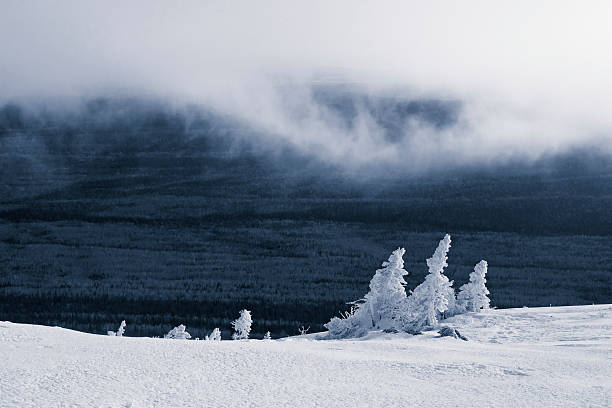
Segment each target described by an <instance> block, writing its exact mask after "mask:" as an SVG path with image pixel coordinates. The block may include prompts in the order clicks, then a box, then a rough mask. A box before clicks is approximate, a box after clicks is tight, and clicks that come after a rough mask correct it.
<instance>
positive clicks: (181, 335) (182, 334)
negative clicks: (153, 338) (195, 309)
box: [164, 324, 191, 340]
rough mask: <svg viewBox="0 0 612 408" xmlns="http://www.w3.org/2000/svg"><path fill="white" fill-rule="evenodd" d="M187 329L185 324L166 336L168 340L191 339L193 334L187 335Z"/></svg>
mask: <svg viewBox="0 0 612 408" xmlns="http://www.w3.org/2000/svg"><path fill="white" fill-rule="evenodd" d="M185 329H186V327H185V325H183V324H180V325H178V326H177V327H175V328H174V329H172V330H170V331H169V332H168V334H166V335H165V336H164V338H166V339H177V340H186V339H190V338H191V334H189V333H187V331H186V330H185Z"/></svg>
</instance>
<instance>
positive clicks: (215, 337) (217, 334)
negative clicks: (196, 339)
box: [204, 327, 221, 341]
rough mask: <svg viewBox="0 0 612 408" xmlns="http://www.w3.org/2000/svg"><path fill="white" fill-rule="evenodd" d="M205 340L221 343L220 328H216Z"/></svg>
mask: <svg viewBox="0 0 612 408" xmlns="http://www.w3.org/2000/svg"><path fill="white" fill-rule="evenodd" d="M204 340H208V341H221V330H219V328H218V327H215V329H214V330H213V331H212V332H211V333H210V335H209V336H206V337H205V338H204Z"/></svg>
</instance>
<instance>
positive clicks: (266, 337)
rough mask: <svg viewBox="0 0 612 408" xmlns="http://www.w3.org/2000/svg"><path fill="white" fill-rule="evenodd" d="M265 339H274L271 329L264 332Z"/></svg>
mask: <svg viewBox="0 0 612 408" xmlns="http://www.w3.org/2000/svg"><path fill="white" fill-rule="evenodd" d="M263 339H264V340H272V335H271V334H270V332H269V331H267V332H266V334H264V336H263Z"/></svg>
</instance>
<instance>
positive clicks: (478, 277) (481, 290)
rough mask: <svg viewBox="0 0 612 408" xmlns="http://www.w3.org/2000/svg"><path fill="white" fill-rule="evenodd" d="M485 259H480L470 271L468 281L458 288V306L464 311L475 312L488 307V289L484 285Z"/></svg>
mask: <svg viewBox="0 0 612 408" xmlns="http://www.w3.org/2000/svg"><path fill="white" fill-rule="evenodd" d="M486 274H487V261H480V262H478V263H477V264H476V266H475V267H474V272H472V273H470V281H469V282H468V283H466V284H465V285H463V286H461V287H460V288H459V294H458V295H457V305H458V308H459V309H461V310H462V311H466V312H477V311H479V310H480V309H488V308H489V303H490V301H489V297H488V296H487V295H488V294H489V290H488V289H487V286H486V282H487V280H486V278H485V275H486Z"/></svg>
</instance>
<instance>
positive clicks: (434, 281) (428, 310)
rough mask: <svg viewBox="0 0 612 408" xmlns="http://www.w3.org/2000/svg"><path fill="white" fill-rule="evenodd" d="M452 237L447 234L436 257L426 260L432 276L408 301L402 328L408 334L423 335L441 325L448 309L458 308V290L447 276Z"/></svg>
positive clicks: (434, 255) (417, 288) (426, 278)
mask: <svg viewBox="0 0 612 408" xmlns="http://www.w3.org/2000/svg"><path fill="white" fill-rule="evenodd" d="M450 243H451V239H450V235H448V234H446V235H445V236H444V238H443V239H442V240H441V241H440V243H439V244H438V248H437V249H436V252H435V253H434V254H433V256H432V257H431V258H429V259H427V266H428V267H429V274H428V275H427V276H426V277H425V281H424V282H423V283H421V284H420V285H419V286H417V287H416V288H415V289H414V291H413V292H412V294H411V295H410V297H409V298H408V302H407V303H408V305H407V306H408V310H407V313H406V314H404V315H402V321H403V324H402V326H403V327H402V328H403V329H404V330H406V331H411V332H415V331H420V330H422V329H424V328H431V327H435V326H437V325H438V321H439V320H440V319H441V318H442V317H443V313H444V312H446V311H450V312H453V310H450V309H449V308H453V309H454V307H455V290H454V289H453V287H452V284H453V283H452V282H451V281H449V280H448V278H447V277H446V275H444V273H443V272H444V268H445V267H446V266H448V264H447V263H446V260H447V259H448V258H447V256H446V255H447V253H448V250H449V249H450Z"/></svg>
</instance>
